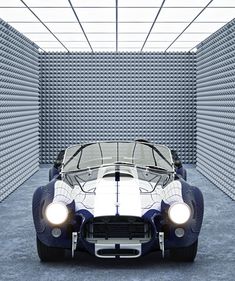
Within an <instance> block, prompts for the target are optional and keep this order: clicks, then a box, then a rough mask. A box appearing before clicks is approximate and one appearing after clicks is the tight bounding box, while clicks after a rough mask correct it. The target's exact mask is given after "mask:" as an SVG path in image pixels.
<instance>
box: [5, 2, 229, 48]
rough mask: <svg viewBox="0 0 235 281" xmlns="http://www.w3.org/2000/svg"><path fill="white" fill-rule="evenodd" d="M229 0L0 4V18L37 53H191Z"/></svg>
mask: <svg viewBox="0 0 235 281" xmlns="http://www.w3.org/2000/svg"><path fill="white" fill-rule="evenodd" d="M234 15H235V0H0V18H2V19H3V20H4V21H6V22H8V23H9V24H10V25H11V26H13V27H15V28H16V29H17V30H18V31H20V32H21V33H23V34H24V35H25V36H27V37H28V38H29V39H31V40H32V41H34V42H35V43H36V44H37V45H38V46H39V47H40V48H41V51H69V52H72V51H82V52H84V51H86V52H92V51H93V52H97V51H110V52H113V51H114V52H115V51H137V52H139V51H145V52H149V51H150V52H154V51H167V52H168V51H194V50H195V47H196V46H197V44H198V43H200V42H201V41H203V40H204V39H205V38H207V37H208V36H209V35H210V34H212V33H213V32H215V31H216V30H218V29H219V28H220V27H222V26H223V25H225V24H226V23H227V22H228V21H230V20H232V19H233V18H234Z"/></svg>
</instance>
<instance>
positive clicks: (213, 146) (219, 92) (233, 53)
mask: <svg viewBox="0 0 235 281" xmlns="http://www.w3.org/2000/svg"><path fill="white" fill-rule="evenodd" d="M234 34H235V19H234V20H232V21H231V22H229V23H227V24H226V25H225V26H224V27H222V28H221V29H219V30H218V31H217V32H216V33H214V34H213V35H211V36H210V37H209V38H208V39H206V40H205V41H204V42H202V43H201V44H200V46H199V48H198V52H197V169H198V170H199V171H200V172H201V173H202V174H203V175H205V176H206V177H207V178H208V179H209V180H211V181H212V182H213V183H214V184H215V185H216V186H218V187H219V188H220V189H222V190H223V191H224V192H225V193H227V194H228V195H229V196H230V197H232V198H233V199H235V36H234Z"/></svg>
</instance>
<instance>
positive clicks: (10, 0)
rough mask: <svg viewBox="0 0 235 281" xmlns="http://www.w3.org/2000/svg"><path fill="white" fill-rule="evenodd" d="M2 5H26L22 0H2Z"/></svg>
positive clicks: (0, 2)
mask: <svg viewBox="0 0 235 281" xmlns="http://www.w3.org/2000/svg"><path fill="white" fill-rule="evenodd" d="M0 7H25V6H24V4H23V3H22V2H21V1H20V0H8V1H0Z"/></svg>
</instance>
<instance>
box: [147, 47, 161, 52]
mask: <svg viewBox="0 0 235 281" xmlns="http://www.w3.org/2000/svg"><path fill="white" fill-rule="evenodd" d="M165 50H166V48H144V52H164V51H165Z"/></svg>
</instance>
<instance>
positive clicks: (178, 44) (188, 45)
mask: <svg viewBox="0 0 235 281" xmlns="http://www.w3.org/2000/svg"><path fill="white" fill-rule="evenodd" d="M199 43H200V41H198V42H179V41H176V42H175V43H174V44H173V45H172V46H171V47H172V48H188V49H191V48H193V47H195V46H196V45H197V44H199Z"/></svg>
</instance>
